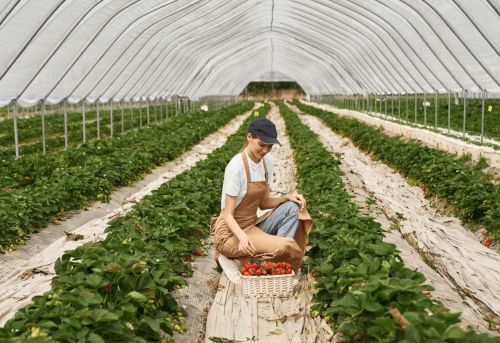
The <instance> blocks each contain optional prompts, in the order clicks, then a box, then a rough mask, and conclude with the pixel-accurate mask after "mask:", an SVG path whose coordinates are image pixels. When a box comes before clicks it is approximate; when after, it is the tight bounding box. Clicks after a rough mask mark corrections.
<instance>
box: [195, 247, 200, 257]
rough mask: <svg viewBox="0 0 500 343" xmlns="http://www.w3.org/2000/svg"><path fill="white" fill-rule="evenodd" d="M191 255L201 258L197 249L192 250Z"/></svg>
mask: <svg viewBox="0 0 500 343" xmlns="http://www.w3.org/2000/svg"><path fill="white" fill-rule="evenodd" d="M193 255H194V256H201V251H200V249H198V248H196V249H194V250H193Z"/></svg>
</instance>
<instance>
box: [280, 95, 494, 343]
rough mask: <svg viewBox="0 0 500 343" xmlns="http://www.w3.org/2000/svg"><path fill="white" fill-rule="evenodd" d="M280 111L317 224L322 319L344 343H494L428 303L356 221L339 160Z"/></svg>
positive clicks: (360, 219) (374, 232)
mask: <svg viewBox="0 0 500 343" xmlns="http://www.w3.org/2000/svg"><path fill="white" fill-rule="evenodd" d="M280 111H281V113H282V114H283V116H284V118H285V122H286V128H287V132H288V134H289V136H290V141H291V145H292V148H293V149H294V157H295V162H296V163H297V170H298V178H299V188H300V189H301V192H302V193H303V194H304V195H305V197H306V198H307V199H308V207H309V211H310V213H311V215H312V217H313V219H314V223H315V226H314V229H313V231H312V232H311V235H310V245H311V247H312V248H311V249H310V250H309V252H308V256H309V260H308V261H309V262H308V264H309V265H310V268H311V269H312V271H313V272H314V273H315V275H316V277H317V279H318V283H317V289H318V292H317V294H316V295H315V296H314V299H313V301H314V302H315V303H316V304H315V305H314V306H313V311H312V314H313V315H317V314H320V315H321V316H322V317H324V318H325V319H326V320H327V321H328V322H329V323H331V325H333V327H334V330H335V331H336V332H339V333H341V334H342V335H343V338H342V341H344V342H374V341H377V342H406V343H410V342H411V343H417V342H422V343H423V342H499V340H498V339H494V338H491V337H489V336H488V335H486V334H477V333H475V332H473V331H470V330H468V331H464V330H462V329H461V328H460V327H459V325H458V324H459V314H453V313H450V312H449V311H448V310H446V309H445V308H444V306H443V305H442V304H441V303H439V302H437V301H433V300H432V299H431V298H429V297H428V296H427V295H426V293H428V292H429V291H430V290H431V287H430V286H427V285H425V284H424V281H425V278H424V276H423V275H422V274H421V273H418V272H415V271H412V270H410V269H408V268H406V267H405V266H404V264H403V262H402V261H401V258H400V257H399V255H398V251H397V250H396V247H395V246H394V245H393V244H388V243H385V242H383V230H382V228H381V226H380V224H378V223H376V222H374V221H373V220H372V219H371V218H368V217H365V216H362V215H360V214H359V209H358V207H357V206H356V205H355V204H354V203H353V202H352V201H351V200H350V196H349V194H348V193H347V192H346V191H345V189H344V184H343V182H342V177H341V171H340V169H339V167H338V165H339V160H337V159H335V158H334V157H333V156H332V155H331V154H330V153H329V152H328V151H327V150H326V149H325V148H324V147H323V146H322V145H321V143H320V141H319V139H318V137H317V135H316V134H314V133H313V132H312V131H310V130H309V129H308V128H307V127H306V126H305V125H303V124H302V123H301V122H300V120H299V118H298V117H297V115H296V114H295V113H293V112H292V111H291V110H290V109H288V107H286V106H285V105H284V104H282V103H281V104H280Z"/></svg>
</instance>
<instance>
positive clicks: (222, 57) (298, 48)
mask: <svg viewBox="0 0 500 343" xmlns="http://www.w3.org/2000/svg"><path fill="white" fill-rule="evenodd" d="M275 31H276V30H275ZM212 43H213V42H212V41H210V42H209V44H212ZM227 44H231V43H227ZM312 48H314V46H312ZM222 50H225V51H227V49H225V48H222ZM297 50H300V46H298V47H297ZM220 59H224V56H222V55H221V58H220ZM196 73H198V74H199V71H196ZM186 82H188V84H189V80H187V81H186Z"/></svg>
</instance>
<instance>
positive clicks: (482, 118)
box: [481, 89, 486, 143]
mask: <svg viewBox="0 0 500 343" xmlns="http://www.w3.org/2000/svg"><path fill="white" fill-rule="evenodd" d="M485 97H486V90H484V89H483V90H482V91H481V143H482V142H483V138H484V100H485Z"/></svg>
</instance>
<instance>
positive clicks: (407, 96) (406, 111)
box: [405, 93, 410, 122]
mask: <svg viewBox="0 0 500 343" xmlns="http://www.w3.org/2000/svg"><path fill="white" fill-rule="evenodd" d="M409 97H410V95H409V94H408V93H406V96H405V99H406V107H405V114H406V122H408V115H409V112H408V109H409V107H408V98H409Z"/></svg>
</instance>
